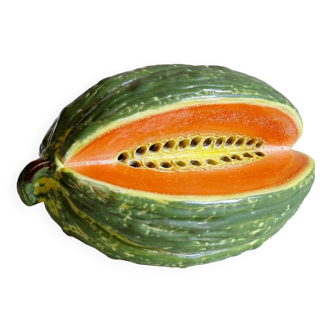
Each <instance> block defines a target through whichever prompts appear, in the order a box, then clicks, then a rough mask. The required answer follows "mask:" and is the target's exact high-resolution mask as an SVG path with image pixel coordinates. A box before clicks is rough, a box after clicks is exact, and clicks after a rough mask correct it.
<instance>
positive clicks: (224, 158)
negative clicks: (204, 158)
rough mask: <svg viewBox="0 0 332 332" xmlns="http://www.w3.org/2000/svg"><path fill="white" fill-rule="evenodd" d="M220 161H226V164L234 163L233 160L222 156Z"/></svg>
mask: <svg viewBox="0 0 332 332" xmlns="http://www.w3.org/2000/svg"><path fill="white" fill-rule="evenodd" d="M220 160H222V161H225V162H226V163H230V162H231V161H232V159H231V158H229V157H227V156H221V157H220Z"/></svg>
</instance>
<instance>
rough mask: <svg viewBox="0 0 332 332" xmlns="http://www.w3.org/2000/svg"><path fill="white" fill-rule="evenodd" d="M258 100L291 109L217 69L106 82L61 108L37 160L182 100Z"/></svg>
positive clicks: (171, 68) (256, 85) (155, 71)
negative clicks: (111, 125)
mask: <svg viewBox="0 0 332 332" xmlns="http://www.w3.org/2000/svg"><path fill="white" fill-rule="evenodd" d="M221 98H230V99H240V98H249V99H255V100H256V99H260V100H266V101H269V102H275V103H278V104H281V105H286V106H288V107H290V108H291V109H293V110H294V114H295V115H296V116H297V117H298V119H297V120H298V121H301V120H300V116H299V114H298V112H297V110H296V108H295V107H294V106H293V105H292V104H291V103H290V102H289V100H288V99H286V98H285V97H284V96H283V95H282V94H280V93H279V92H278V91H276V90H275V89H273V88H272V87H271V86H270V85H268V84H266V83H265V82H263V81H261V80H258V79H256V78H254V77H251V76H249V75H246V74H243V73H240V72H236V71H233V70H230V69H228V68H225V67H219V66H190V65H159V66H150V67H145V68H140V69H136V70H133V71H129V72H126V73H123V74H120V75H116V76H112V77H109V78H106V79H104V80H102V81H100V82H99V83H97V84H96V85H95V86H93V87H92V88H91V89H89V90H87V91H86V92H85V93H83V94H82V95H81V96H80V97H78V98H77V99H76V100H75V101H74V102H73V103H71V104H70V105H68V106H67V107H65V108H64V110H63V111H62V112H61V114H60V116H59V118H58V119H57V120H56V121H55V122H54V124H53V126H52V127H51V128H50V130H49V131H48V133H47V135H46V137H45V139H44V140H43V142H42V145H41V147H40V153H41V155H45V154H48V152H49V150H55V149H58V148H59V147H60V157H61V158H64V157H65V155H66V153H67V152H68V151H69V150H70V148H71V147H72V146H73V144H75V143H76V144H77V142H81V141H83V140H84V139H86V138H87V137H89V136H90V135H92V134H93V133H94V132H96V131H97V130H98V129H100V128H102V127H103V126H106V125H107V124H109V123H111V122H113V121H116V120H119V119H124V118H127V117H131V116H133V115H135V114H139V113H143V112H145V111H148V110H151V109H161V108H163V107H166V106H168V105H172V104H176V103H178V102H179V101H186V100H213V99H221Z"/></svg>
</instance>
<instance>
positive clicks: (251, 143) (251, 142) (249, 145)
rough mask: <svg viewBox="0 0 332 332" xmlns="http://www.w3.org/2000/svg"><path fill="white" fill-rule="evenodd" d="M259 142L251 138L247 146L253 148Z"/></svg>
mask: <svg viewBox="0 0 332 332" xmlns="http://www.w3.org/2000/svg"><path fill="white" fill-rule="evenodd" d="M256 142H257V138H251V139H250V140H249V141H247V143H246V146H248V147H251V146H253V145H254V144H255V143H256Z"/></svg>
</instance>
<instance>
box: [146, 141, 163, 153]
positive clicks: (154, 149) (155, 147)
mask: <svg viewBox="0 0 332 332" xmlns="http://www.w3.org/2000/svg"><path fill="white" fill-rule="evenodd" d="M160 149H161V144H160V143H155V144H152V145H151V146H150V148H149V152H152V153H155V152H158V151H159V150H160Z"/></svg>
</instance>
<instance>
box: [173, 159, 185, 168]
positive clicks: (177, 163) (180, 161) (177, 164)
mask: <svg viewBox="0 0 332 332" xmlns="http://www.w3.org/2000/svg"><path fill="white" fill-rule="evenodd" d="M174 164H175V165H176V166H179V167H184V166H186V163H185V162H184V161H182V160H175V161H174Z"/></svg>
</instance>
